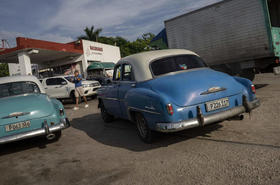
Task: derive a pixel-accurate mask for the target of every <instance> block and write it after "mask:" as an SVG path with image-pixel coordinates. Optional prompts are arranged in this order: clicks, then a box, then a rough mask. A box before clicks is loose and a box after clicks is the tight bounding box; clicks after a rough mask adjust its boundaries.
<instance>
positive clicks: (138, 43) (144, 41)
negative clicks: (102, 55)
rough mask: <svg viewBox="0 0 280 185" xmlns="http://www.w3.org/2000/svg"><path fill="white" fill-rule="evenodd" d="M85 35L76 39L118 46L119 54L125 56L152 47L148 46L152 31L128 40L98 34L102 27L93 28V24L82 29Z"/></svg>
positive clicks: (152, 36) (152, 35)
mask: <svg viewBox="0 0 280 185" xmlns="http://www.w3.org/2000/svg"><path fill="white" fill-rule="evenodd" d="M84 32H85V35H82V36H80V37H78V39H84V40H91V41H96V42H97V41H98V42H100V43H103V44H110V45H113V46H118V47H120V51H121V56H122V57H126V56H128V55H132V54H135V53H140V52H143V51H149V50H151V49H152V48H151V47H150V46H149V44H150V42H151V40H152V39H153V38H154V37H155V35H154V34H152V33H145V34H143V35H142V36H141V38H138V39H136V40H135V41H132V42H131V41H129V40H126V39H125V38H122V37H105V36H99V35H100V33H101V32H102V29H101V28H99V29H96V30H94V26H91V27H90V28H88V27H86V28H85V29H84Z"/></svg>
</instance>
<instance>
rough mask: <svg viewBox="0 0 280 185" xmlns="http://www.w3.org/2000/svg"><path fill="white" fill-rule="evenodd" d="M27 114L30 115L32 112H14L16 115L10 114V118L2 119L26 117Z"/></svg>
mask: <svg viewBox="0 0 280 185" xmlns="http://www.w3.org/2000/svg"><path fill="white" fill-rule="evenodd" d="M27 114H30V112H14V113H11V114H9V115H8V116H4V117H2V119H8V118H13V117H19V116H25V115H27Z"/></svg>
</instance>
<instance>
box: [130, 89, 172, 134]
mask: <svg viewBox="0 0 280 185" xmlns="http://www.w3.org/2000/svg"><path fill="white" fill-rule="evenodd" d="M135 97H137V98H135ZM125 102H126V103H127V111H128V112H127V114H128V117H129V120H131V121H135V113H137V112H138V113H141V114H143V116H144V117H145V119H146V120H147V122H148V124H149V127H150V128H151V129H153V128H155V124H156V123H158V122H162V121H165V120H167V119H168V115H167V110H166V108H165V107H166V106H165V105H166V104H167V103H168V99H167V98H165V97H163V96H160V95H159V94H157V93H156V92H154V91H153V90H151V89H149V88H135V89H131V90H130V91H129V92H128V93H127V94H126V96H125Z"/></svg>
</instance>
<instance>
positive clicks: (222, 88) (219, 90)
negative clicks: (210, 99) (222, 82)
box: [200, 87, 227, 95]
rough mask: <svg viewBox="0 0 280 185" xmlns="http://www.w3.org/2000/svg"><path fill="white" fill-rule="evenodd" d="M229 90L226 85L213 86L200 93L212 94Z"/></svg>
mask: <svg viewBox="0 0 280 185" xmlns="http://www.w3.org/2000/svg"><path fill="white" fill-rule="evenodd" d="M225 90H227V89H226V88H224V87H212V88H210V89H208V90H207V91H205V92H203V93H201V94H200V95H207V94H212V93H216V92H221V91H225Z"/></svg>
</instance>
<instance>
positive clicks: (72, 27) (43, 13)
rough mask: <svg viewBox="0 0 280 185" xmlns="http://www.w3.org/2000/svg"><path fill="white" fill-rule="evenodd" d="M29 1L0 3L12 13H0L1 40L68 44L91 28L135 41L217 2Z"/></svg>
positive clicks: (0, 6) (1, 6) (126, 0)
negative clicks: (178, 17)
mask: <svg viewBox="0 0 280 185" xmlns="http://www.w3.org/2000/svg"><path fill="white" fill-rule="evenodd" d="M28 1H29V4H32V5H33V6H32V7H30V6H29V4H28V3H23V2H22V1H21V0H13V1H3V2H0V10H3V11H4V12H5V10H7V9H9V10H10V9H12V10H13V11H12V12H13V13H11V12H10V13H5V14H4V13H3V11H0V15H1V16H0V22H2V24H1V25H0V31H1V30H2V31H1V32H0V38H1V36H3V35H4V38H6V39H8V40H10V39H13V41H11V42H13V43H15V37H16V36H25V37H31V38H37V39H46V40H51V41H56V42H68V41H70V40H74V39H76V38H77V37H78V36H80V35H81V34H84V33H83V29H84V28H85V27H86V26H92V25H94V26H95V28H99V27H101V28H103V32H102V33H101V35H105V36H122V37H125V38H127V39H129V40H134V39H136V38H137V37H140V36H141V35H142V34H143V33H147V32H153V33H155V34H156V33H158V32H159V31H160V30H161V29H162V28H163V27H164V20H167V19H170V18H173V17H174V16H177V15H180V14H183V13H186V12H189V11H191V10H194V9H198V8H200V7H203V6H206V5H209V4H212V3H215V2H218V1H220V0H176V1H170V0H157V1H150V0H137V1H136V0H122V1H118V0H102V1H100V0H53V1H37V0H28ZM20 15H22V16H20ZM31 20H32V21H31ZM5 30H9V32H8V31H5ZM13 30H16V31H17V32H13ZM10 31H11V32H10Z"/></svg>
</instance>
